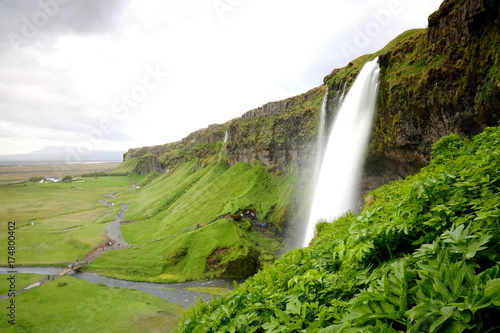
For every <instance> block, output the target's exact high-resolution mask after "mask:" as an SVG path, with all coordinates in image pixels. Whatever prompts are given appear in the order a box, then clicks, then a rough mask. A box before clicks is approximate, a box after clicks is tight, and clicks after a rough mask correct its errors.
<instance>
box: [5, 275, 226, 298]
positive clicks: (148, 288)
mask: <svg viewBox="0 0 500 333" xmlns="http://www.w3.org/2000/svg"><path fill="white" fill-rule="evenodd" d="M7 270H8V269H7V268H6V267H2V268H0V274H7ZM60 271H61V268H57V267H16V272H17V273H33V274H41V275H46V276H48V275H57V274H58V273H59V272H60ZM67 275H70V276H73V277H75V278H78V279H80V280H84V281H88V282H92V283H102V284H105V285H107V286H110V287H120V288H129V289H136V290H139V291H142V292H145V293H148V294H151V295H155V296H158V297H160V298H163V299H165V300H167V301H169V302H172V303H177V304H180V305H182V306H184V307H190V306H191V305H193V304H194V303H195V302H196V301H197V300H198V298H200V297H202V298H203V299H204V300H205V301H209V300H210V299H212V298H213V297H214V296H212V295H210V294H206V293H199V292H194V291H188V290H184V289H185V288H194V287H220V288H226V289H232V288H233V282H232V281H229V280H222V279H218V280H212V281H201V282H199V281H193V282H184V283H149V282H134V281H125V280H119V279H113V278H109V277H105V276H101V275H98V274H95V273H87V272H71V273H68V274H67Z"/></svg>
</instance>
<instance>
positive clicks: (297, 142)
mask: <svg viewBox="0 0 500 333" xmlns="http://www.w3.org/2000/svg"><path fill="white" fill-rule="evenodd" d="M324 91H325V88H324V87H318V88H315V89H312V90H310V91H308V92H306V93H304V94H302V95H298V96H295V97H292V98H288V99H285V100H282V101H277V102H271V103H267V104H265V105H263V106H262V107H259V108H256V109H254V110H250V111H248V112H246V113H245V114H243V116H242V117H240V118H235V119H233V120H231V121H229V122H227V123H224V124H215V125H210V126H209V127H208V128H204V129H201V130H198V131H196V132H193V133H191V134H190V135H189V136H187V137H185V138H184V139H182V140H181V141H178V142H173V143H169V144H166V145H161V146H153V147H143V148H136V149H130V150H129V151H128V152H127V153H125V155H124V160H128V159H130V158H132V157H137V158H139V163H138V164H137V167H136V168H135V170H134V171H135V172H137V173H139V174H146V173H149V172H152V171H159V172H164V171H166V170H168V169H169V168H170V167H172V166H174V165H176V164H177V163H181V162H184V161H187V160H190V159H193V158H196V159H198V163H199V165H200V166H205V165H208V164H210V163H212V162H214V161H217V160H220V159H222V160H225V161H226V162H227V163H228V164H229V165H234V164H236V163H238V162H248V163H251V164H252V163H253V162H254V161H255V160H260V161H261V162H262V163H263V164H264V165H266V166H267V167H268V169H269V170H278V169H279V170H281V171H284V172H290V171H292V172H294V171H295V170H298V169H302V168H303V167H304V166H305V163H306V162H307V161H308V160H309V158H310V156H311V154H313V153H314V152H315V135H316V122H317V120H316V118H317V117H318V114H317V113H318V105H319V104H320V103H321V99H322V98H323V95H324Z"/></svg>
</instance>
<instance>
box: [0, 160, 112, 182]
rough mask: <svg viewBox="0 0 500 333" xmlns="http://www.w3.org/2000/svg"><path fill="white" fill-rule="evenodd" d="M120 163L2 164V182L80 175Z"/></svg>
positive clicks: (106, 169)
mask: <svg viewBox="0 0 500 333" xmlns="http://www.w3.org/2000/svg"><path fill="white" fill-rule="evenodd" d="M118 164H119V163H93V164H54V165H20V166H0V182H2V183H4V182H11V181H17V180H23V179H28V178H30V177H35V176H36V177H63V176H68V175H69V176H78V175H81V174H85V173H92V172H100V171H109V170H112V169H113V168H115V167H116V166H117V165H118Z"/></svg>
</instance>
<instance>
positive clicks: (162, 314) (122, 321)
mask: <svg viewBox="0 0 500 333" xmlns="http://www.w3.org/2000/svg"><path fill="white" fill-rule="evenodd" d="M15 300H16V303H15V304H16V321H15V325H11V324H9V323H8V322H7V320H5V318H2V320H1V321H0V330H1V331H2V332H40V333H43V332H51V333H52V332H82V333H83V332H171V331H172V330H173V328H174V326H175V323H176V322H177V321H178V319H179V317H180V315H181V313H182V310H183V308H182V307H181V306H180V305H177V304H172V303H169V302H167V301H165V300H163V299H161V298H158V297H156V296H152V295H149V294H146V293H143V292H140V291H137V290H132V289H124V288H112V287H107V286H104V285H97V284H93V283H90V282H86V281H82V280H78V279H76V278H72V277H69V276H65V277H62V278H59V279H57V280H54V281H50V282H48V283H46V284H44V285H42V286H40V287H37V288H34V289H32V290H29V291H27V292H24V293H22V294H19V295H17V296H16V299H15ZM9 304H10V303H9V300H8V299H7V300H3V301H0V306H1V307H2V309H6V308H7V306H8V305H9ZM4 312H6V311H4ZM4 316H5V315H4ZM5 317H6V316H5ZM6 318H7V317H6Z"/></svg>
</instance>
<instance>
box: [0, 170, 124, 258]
mask: <svg viewBox="0 0 500 333" xmlns="http://www.w3.org/2000/svg"><path fill="white" fill-rule="evenodd" d="M130 184H131V182H130V181H129V180H126V179H123V178H117V177H101V178H83V182H72V183H47V184H39V183H22V184H10V185H0V197H1V198H2V205H1V206H0V230H3V232H4V234H5V235H7V223H8V221H15V222H16V227H17V229H16V235H15V238H16V253H15V259H16V265H53V264H60V263H66V262H71V261H74V260H76V259H77V258H80V259H81V258H83V257H84V256H85V255H86V254H87V253H88V252H89V251H90V250H91V249H92V248H93V247H94V246H96V245H98V244H100V243H102V242H103V241H104V233H105V224H104V223H106V222H110V221H112V220H113V219H114V217H115V215H116V213H117V212H118V211H119V210H120V209H121V208H120V206H118V205H116V206H106V205H105V204H103V203H100V202H99V200H101V199H105V198H106V197H105V194H107V193H111V192H116V191H123V190H126V189H128V188H130ZM32 223H33V224H32ZM6 250H7V249H5V251H0V263H1V264H2V265H5V264H6V262H7V251H6Z"/></svg>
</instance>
